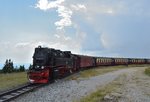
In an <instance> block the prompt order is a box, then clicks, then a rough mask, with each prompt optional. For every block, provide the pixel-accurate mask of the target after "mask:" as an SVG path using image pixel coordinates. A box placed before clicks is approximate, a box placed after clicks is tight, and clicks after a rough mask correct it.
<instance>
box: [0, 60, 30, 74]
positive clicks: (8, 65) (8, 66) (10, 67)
mask: <svg viewBox="0 0 150 102" xmlns="http://www.w3.org/2000/svg"><path fill="white" fill-rule="evenodd" d="M30 67H31V65H30V66H29V68H30ZM24 71H26V70H25V66H24V65H20V66H19V67H17V66H16V67H14V64H13V61H12V60H11V59H6V61H5V64H4V67H3V68H2V70H0V73H12V72H24Z"/></svg>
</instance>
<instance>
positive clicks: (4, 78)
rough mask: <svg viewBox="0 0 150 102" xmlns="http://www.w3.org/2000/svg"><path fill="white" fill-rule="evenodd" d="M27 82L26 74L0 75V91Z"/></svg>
mask: <svg viewBox="0 0 150 102" xmlns="http://www.w3.org/2000/svg"><path fill="white" fill-rule="evenodd" d="M26 82H28V80H27V74H26V72H19V73H10V74H0V91H4V90H7V89H10V88H13V87H16V86H18V85H22V84H24V83H26Z"/></svg>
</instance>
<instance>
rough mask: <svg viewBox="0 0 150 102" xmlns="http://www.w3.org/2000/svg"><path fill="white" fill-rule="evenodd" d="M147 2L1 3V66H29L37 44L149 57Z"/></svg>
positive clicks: (29, 0) (58, 0)
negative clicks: (12, 62)
mask: <svg viewBox="0 0 150 102" xmlns="http://www.w3.org/2000/svg"><path fill="white" fill-rule="evenodd" d="M149 4H150V1H149V0H23V1H22V0H1V1H0V15H1V16H0V47H1V49H0V63H4V62H5V59H7V58H11V59H12V60H14V62H15V63H31V62H32V55H33V52H34V48H35V47H37V46H38V45H42V46H46V47H52V48H56V49H61V50H71V51H72V52H73V53H79V54H88V55H94V56H112V57H139V58H150V46H149V45H150V40H149V38H150V7H149Z"/></svg>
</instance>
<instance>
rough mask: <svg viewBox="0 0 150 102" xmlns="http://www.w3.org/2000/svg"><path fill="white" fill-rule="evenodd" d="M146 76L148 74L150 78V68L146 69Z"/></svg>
mask: <svg viewBox="0 0 150 102" xmlns="http://www.w3.org/2000/svg"><path fill="white" fill-rule="evenodd" d="M145 74H147V75H149V76H150V67H148V68H146V69H145Z"/></svg>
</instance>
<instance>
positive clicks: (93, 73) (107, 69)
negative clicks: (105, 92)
mask: <svg viewBox="0 0 150 102" xmlns="http://www.w3.org/2000/svg"><path fill="white" fill-rule="evenodd" d="M123 68H127V66H121V65H120V66H107V67H97V68H93V69H88V70H84V71H81V72H79V73H78V75H71V76H69V77H68V78H67V79H71V80H77V79H79V78H90V77H92V76H97V75H101V74H105V73H108V72H112V71H116V70H119V69H123Z"/></svg>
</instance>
